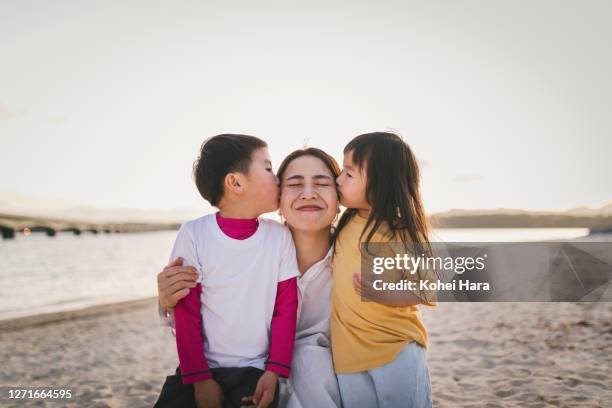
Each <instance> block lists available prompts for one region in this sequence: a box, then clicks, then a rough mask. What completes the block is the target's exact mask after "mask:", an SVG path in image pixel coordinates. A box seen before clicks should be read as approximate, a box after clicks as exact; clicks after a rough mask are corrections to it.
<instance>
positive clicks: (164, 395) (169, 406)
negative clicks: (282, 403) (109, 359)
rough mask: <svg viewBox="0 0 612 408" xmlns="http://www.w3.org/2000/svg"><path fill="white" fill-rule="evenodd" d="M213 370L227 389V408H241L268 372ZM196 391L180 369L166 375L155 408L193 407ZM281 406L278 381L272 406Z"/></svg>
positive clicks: (222, 387)
mask: <svg viewBox="0 0 612 408" xmlns="http://www.w3.org/2000/svg"><path fill="white" fill-rule="evenodd" d="M210 372H211V373H212V377H213V379H214V380H215V381H216V382H217V383H218V384H219V386H220V387H221V389H222V390H223V395H224V396H225V398H224V400H223V408H239V407H240V406H241V405H243V404H242V402H241V399H242V398H243V397H248V396H251V395H253V394H255V387H257V381H259V378H260V377H261V376H262V375H263V373H264V371H263V370H260V369H258V368H255V367H231V368H225V367H223V368H212V369H211V370H210ZM193 392H194V391H193V384H183V381H182V380H181V376H180V374H179V369H178V368H177V369H176V374H175V375H171V376H168V377H166V382H165V383H164V386H163V387H162V390H161V393H160V394H159V398H158V399H157V402H156V403H155V406H154V408H175V407H176V408H179V407H180V408H193V407H195V406H196V404H195V397H194V393H193ZM277 405H278V383H277V384H276V392H275V393H274V399H273V400H272V402H271V403H270V405H268V406H269V407H270V408H276V407H277Z"/></svg>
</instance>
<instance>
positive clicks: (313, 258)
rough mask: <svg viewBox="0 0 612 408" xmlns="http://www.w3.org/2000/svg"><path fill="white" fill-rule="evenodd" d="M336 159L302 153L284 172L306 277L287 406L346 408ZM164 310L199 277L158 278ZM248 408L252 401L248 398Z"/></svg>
mask: <svg viewBox="0 0 612 408" xmlns="http://www.w3.org/2000/svg"><path fill="white" fill-rule="evenodd" d="M339 173H340V169H339V167H338V164H337V163H336V161H335V160H334V159H333V158H332V157H331V156H329V155H328V154H327V153H325V152H323V151H322V150H320V149H316V148H308V149H303V150H296V151H294V152H293V153H291V154H290V155H289V156H287V157H286V158H285V160H284V161H283V162H282V163H281V165H280V167H279V169H278V178H279V181H280V187H281V188H280V194H281V195H280V210H279V213H280V215H281V216H282V217H283V218H284V219H285V220H286V224H287V226H288V227H289V229H290V231H291V234H292V236H293V240H294V242H295V248H296V255H297V262H298V267H299V270H300V274H301V276H300V278H299V280H298V296H299V306H298V320H297V331H296V341H295V349H294V353H293V361H292V370H291V371H292V376H291V378H290V380H289V381H288V382H287V383H286V384H283V387H282V388H281V405H282V406H285V405H286V406H287V407H290V408H299V407H311V406H316V407H340V406H341V402H340V393H339V391H338V383H337V380H336V376H335V374H334V369H333V363H332V358H331V352H330V336H329V319H330V315H331V285H332V280H331V255H332V252H333V249H332V248H331V225H332V223H333V222H334V220H335V218H336V217H337V215H338V213H339V201H338V193H337V190H336V178H337V177H338V175H339ZM157 279H158V291H159V302H160V308H161V310H165V311H171V310H172V308H173V307H174V306H175V305H176V303H177V302H178V301H179V300H180V299H181V298H183V297H184V296H186V295H187V293H188V292H189V288H191V287H192V285H193V282H194V281H195V278H194V273H193V271H191V270H190V269H188V268H183V267H181V266H180V265H178V264H177V263H172V264H170V265H168V266H167V267H166V268H164V270H163V271H162V272H160V273H159V274H158V276H157ZM244 405H245V406H249V405H251V401H250V400H248V399H245V401H244Z"/></svg>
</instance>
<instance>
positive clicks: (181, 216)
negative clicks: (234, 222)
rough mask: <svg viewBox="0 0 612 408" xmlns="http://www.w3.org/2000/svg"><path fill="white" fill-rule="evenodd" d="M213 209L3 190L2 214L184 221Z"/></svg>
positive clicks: (155, 221) (60, 217)
mask: <svg viewBox="0 0 612 408" xmlns="http://www.w3.org/2000/svg"><path fill="white" fill-rule="evenodd" d="M212 211H213V210H212V208H211V207H204V208H202V209H196V208H176V209H168V210H139V209H132V208H99V207H95V206H92V205H85V204H78V203H73V202H68V201H61V200H48V199H39V198H34V197H31V196H27V195H24V194H18V193H0V214H8V215H26V216H35V217H49V218H59V219H67V220H79V221H89V222H146V223H148V222H151V223H182V222H184V221H186V220H189V219H193V218H197V217H200V216H202V215H203V214H206V213H210V212H212Z"/></svg>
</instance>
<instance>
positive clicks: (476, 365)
mask: <svg viewBox="0 0 612 408" xmlns="http://www.w3.org/2000/svg"><path fill="white" fill-rule="evenodd" d="M423 315H424V319H425V322H426V324H427V327H428V329H429V332H430V338H431V344H430V350H429V354H428V359H429V365H430V371H431V378H432V384H433V397H434V406H436V407H485V406H486V407H609V406H612V379H611V377H610V370H611V368H612V324H611V322H612V303H583V304H571V303H552V304H551V303H548V304H544V303H522V304H518V303H496V304H495V303H489V304H485V303H480V304H475V303H471V304H467V303H466V304H458V303H447V304H441V305H440V306H439V307H437V308H435V309H427V310H424V312H423ZM31 322H32V324H34V326H30V327H28V326H27V324H22V325H21V326H22V327H12V328H11V327H7V326H6V325H5V326H4V327H2V333H1V334H0V344H2V347H1V350H2V351H1V353H2V362H3V364H2V365H3V368H4V369H3V370H2V372H1V373H0V385H2V386H3V387H8V386H11V387H13V386H14V387H23V386H28V387H35V386H45V387H68V388H71V389H73V390H74V391H73V392H74V393H75V394H76V397H75V398H74V399H73V400H72V401H70V402H67V401H62V402H45V403H43V402H40V401H39V402H36V401H10V400H8V399H6V397H5V396H3V399H2V400H0V406H66V407H83V406H87V407H150V406H152V405H153V403H154V402H155V400H156V398H157V395H158V392H159V390H160V388H161V385H162V383H163V381H164V378H165V375H167V374H170V373H171V372H172V371H173V370H174V368H175V367H176V364H177V363H176V362H177V359H176V352H175V348H174V342H173V339H172V337H171V335H170V334H169V333H168V332H165V331H164V330H163V329H161V328H160V327H159V325H158V320H157V310H156V306H155V302H154V300H148V301H139V302H135V303H133V304H132V305H130V304H122V305H121V307H117V306H110V307H109V306H106V307H99V308H95V309H93V310H89V312H87V313H84V314H82V315H78V314H77V315H74V314H73V315H71V316H70V320H64V321H57V319H56V321H54V322H51V323H47V324H42V325H41V320H40V318H39V319H38V320H36V319H33V320H32V321H31Z"/></svg>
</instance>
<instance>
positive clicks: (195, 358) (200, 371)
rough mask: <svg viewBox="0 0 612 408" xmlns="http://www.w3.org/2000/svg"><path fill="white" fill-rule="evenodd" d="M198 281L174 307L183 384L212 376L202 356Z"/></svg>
mask: <svg viewBox="0 0 612 408" xmlns="http://www.w3.org/2000/svg"><path fill="white" fill-rule="evenodd" d="M201 292H202V286H201V285H200V284H199V283H198V284H197V285H196V287H195V288H192V289H191V290H190V291H189V294H188V295H187V296H186V297H185V298H183V299H181V301H179V302H178V303H177V304H176V307H175V308H174V324H175V331H176V351H177V352H178V357H179V364H180V370H181V377H182V380H183V384H190V383H194V382H198V381H204V380H208V379H209V378H212V374H211V373H210V370H209V369H208V363H207V362H206V358H205V356H204V331H203V328H202V314H201V313H202V312H201V310H200V293H201Z"/></svg>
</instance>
